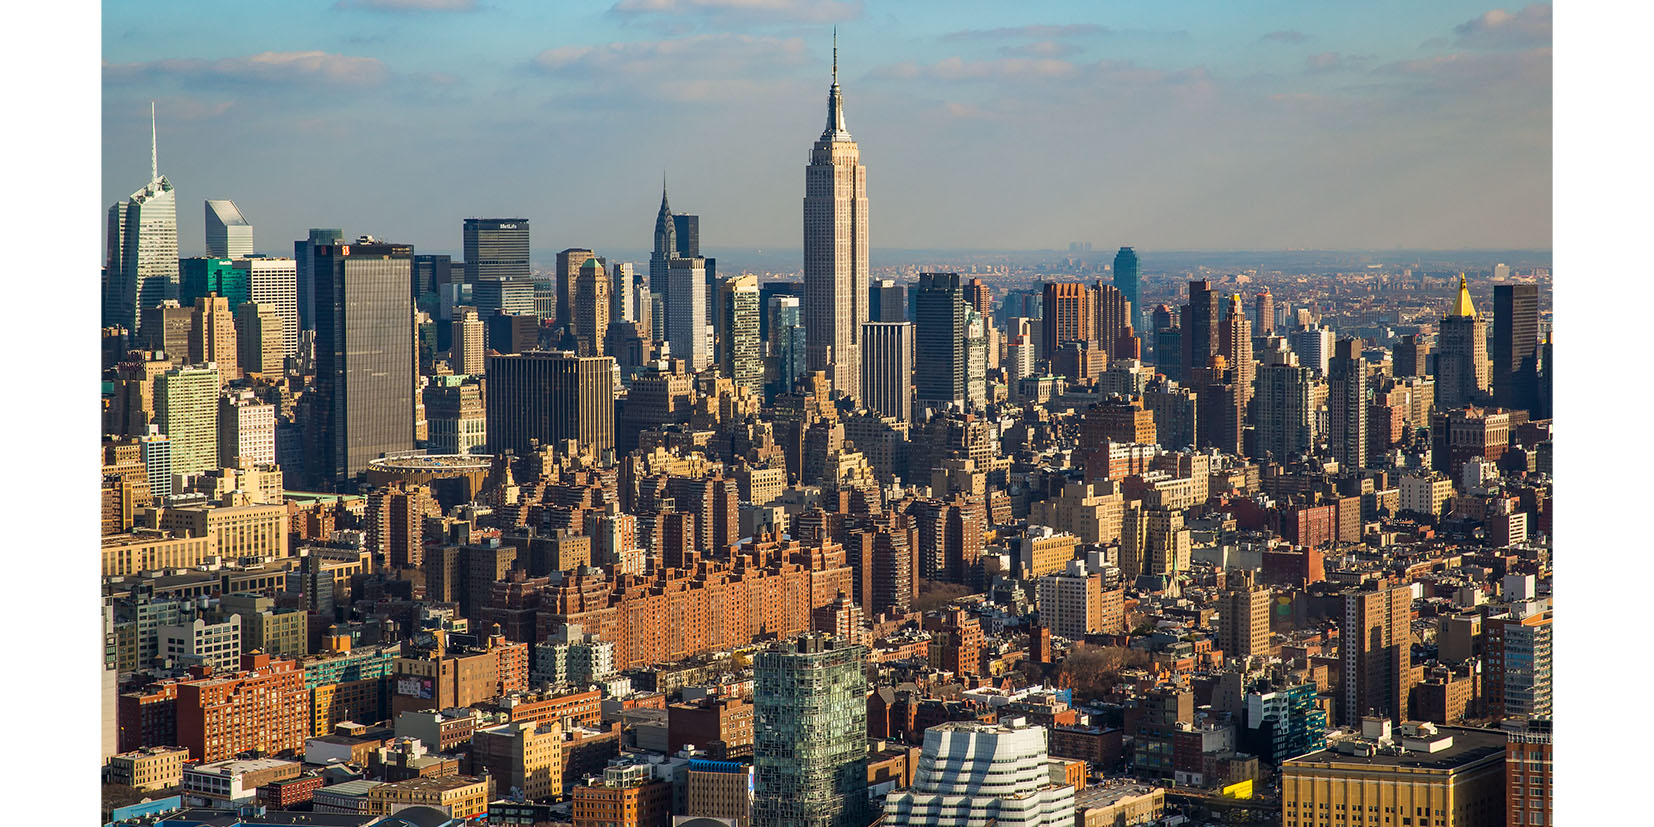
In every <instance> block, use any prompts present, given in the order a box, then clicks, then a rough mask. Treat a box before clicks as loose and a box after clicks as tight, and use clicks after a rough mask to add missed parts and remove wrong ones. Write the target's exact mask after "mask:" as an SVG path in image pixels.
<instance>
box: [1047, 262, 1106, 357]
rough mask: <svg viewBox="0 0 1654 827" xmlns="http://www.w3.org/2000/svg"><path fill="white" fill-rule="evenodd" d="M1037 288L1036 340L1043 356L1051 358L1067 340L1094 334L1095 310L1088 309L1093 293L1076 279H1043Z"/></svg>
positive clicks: (1088, 339)
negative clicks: (1038, 302) (1038, 308)
mask: <svg viewBox="0 0 1654 827" xmlns="http://www.w3.org/2000/svg"><path fill="white" fill-rule="evenodd" d="M1040 292H1041V300H1042V303H1043V307H1042V312H1041V314H1040V344H1041V345H1042V346H1043V349H1044V353H1045V358H1046V359H1051V358H1054V357H1055V356H1056V353H1057V351H1058V350H1060V349H1061V348H1062V346H1063V345H1066V344H1068V343H1069V342H1089V341H1092V340H1094V339H1095V338H1096V336H1095V334H1094V332H1093V330H1092V325H1093V324H1095V322H1096V314H1095V313H1093V312H1092V309H1091V302H1092V300H1093V299H1094V298H1095V296H1096V294H1095V293H1093V292H1092V291H1091V290H1089V289H1087V288H1086V286H1085V285H1084V284H1082V283H1080V282H1077V281H1064V282H1046V283H1045V285H1044V287H1042V288H1041V291H1040Z"/></svg>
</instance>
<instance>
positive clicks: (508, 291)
mask: <svg viewBox="0 0 1654 827" xmlns="http://www.w3.org/2000/svg"><path fill="white" fill-rule="evenodd" d="M471 295H472V304H473V305H475V306H476V308H477V312H478V313H479V314H481V315H482V317H483V318H484V319H487V318H488V317H490V316H493V315H495V314H497V313H504V314H507V315H522V316H533V315H534V282H532V281H529V280H528V279H483V280H482V281H479V282H477V283H476V284H473V285H471ZM536 323H537V322H536Z"/></svg>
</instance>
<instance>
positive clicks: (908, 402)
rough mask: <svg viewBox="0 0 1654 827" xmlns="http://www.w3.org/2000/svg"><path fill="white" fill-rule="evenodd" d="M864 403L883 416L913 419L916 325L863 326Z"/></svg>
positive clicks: (896, 323) (872, 323) (893, 323)
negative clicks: (914, 331) (914, 337)
mask: <svg viewBox="0 0 1654 827" xmlns="http://www.w3.org/2000/svg"><path fill="white" fill-rule="evenodd" d="M861 372H862V382H861V384H862V402H864V403H865V404H866V405H867V407H868V408H869V409H871V410H873V411H876V412H877V413H878V414H879V415H880V416H893V417H895V418H897V419H899V420H901V421H903V422H907V421H908V420H910V419H912V418H913V324H912V323H911V322H868V323H867V324H865V325H862V363H861Z"/></svg>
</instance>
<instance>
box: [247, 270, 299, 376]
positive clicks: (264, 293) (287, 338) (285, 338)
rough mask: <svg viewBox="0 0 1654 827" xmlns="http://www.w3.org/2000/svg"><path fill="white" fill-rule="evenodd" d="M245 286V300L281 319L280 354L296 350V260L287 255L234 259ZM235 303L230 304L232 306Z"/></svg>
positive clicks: (297, 276) (297, 340) (297, 310)
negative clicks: (284, 256) (267, 309)
mask: <svg viewBox="0 0 1654 827" xmlns="http://www.w3.org/2000/svg"><path fill="white" fill-rule="evenodd" d="M231 266H232V267H234V268H235V272H236V274H237V275H238V276H241V277H242V278H241V279H240V280H241V281H243V282H244V283H245V284H246V285H247V301H252V302H258V303H259V304H260V305H263V306H265V307H268V308H270V310H271V312H273V313H275V314H276V317H277V318H279V319H281V330H282V333H281V342H282V355H283V356H294V355H297V354H298V352H299V307H298V304H299V301H298V279H299V271H298V262H296V261H294V260H293V259H290V258H246V259H236V260H235V261H234V262H232V264H231ZM231 306H232V307H234V306H235V305H234V304H233V303H232V305H231Z"/></svg>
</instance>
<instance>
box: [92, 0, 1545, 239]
mask: <svg viewBox="0 0 1654 827" xmlns="http://www.w3.org/2000/svg"><path fill="white" fill-rule="evenodd" d="M834 25H837V26H838V28H839V66H840V72H839V80H840V83H841V84H842V86H843V87H844V91H845V101H846V119H847V122H848V124H849V127H850V130H851V132H852V133H853V134H854V135H855V137H856V138H857V140H858V141H859V142H860V144H861V148H862V159H863V163H864V164H866V166H867V169H868V191H869V196H870V199H871V222H872V244H873V246H874V247H875V249H876V248H879V247H887V248H960V249H982V248H1003V249H1034V248H1053V247H1062V246H1063V245H1066V244H1067V243H1068V242H1069V241H1076V240H1080V241H1091V242H1093V243H1094V244H1096V245H1097V246H1098V247H1112V246H1118V245H1121V244H1133V245H1135V246H1137V247H1138V248H1139V249H1144V250H1153V249H1177V250H1199V249H1214V250H1215V249H1226V250H1227V249H1282V248H1304V247H1308V248H1380V249H1383V248H1394V247H1398V246H1399V247H1409V248H1415V247H1422V248H1441V249H1461V248H1548V247H1549V246H1550V240H1551V136H1550V129H1551V80H1550V74H1551V54H1550V52H1551V48H1550V47H1551V9H1550V6H1549V5H1544V4H1535V5H1507V6H1503V7H1500V6H1497V5H1490V4H1489V3H1488V2H1486V0H1483V2H1470V3H1465V2H1457V0H1433V1H1432V2H1413V1H1412V0H1397V1H1396V2H1385V3H1365V2H1339V3H1312V2H1294V3H1286V2H1239V1H1238V0H1230V1H1229V2H1217V1H1216V0H1214V1H1212V2H1130V3H1126V2H1091V3H1056V2H1017V3H1005V2H939V1H937V2H932V1H931V0H890V1H889V2H876V1H874V0H868V2H855V1H854V0H828V1H826V2H811V1H810V0H619V1H618V2H616V1H615V0H605V2H556V3H514V2H504V0H476V2H466V0H339V2H333V1H332V0H323V2H302V0H286V1H285V2H249V1H246V0H242V1H241V2H235V3H224V2H171V3H154V2H135V1H132V0H127V1H125V2H106V3H105V4H104V7H103V37H104V45H103V57H104V69H103V89H104V99H103V199H102V200H103V203H104V204H105V205H107V204H109V203H112V202H114V201H115V200H117V199H120V198H124V197H125V196H126V195H127V194H129V193H130V192H132V191H133V190H135V189H137V188H138V187H139V186H141V185H142V184H143V182H144V179H145V178H146V177H147V173H148V162H149V152H148V151H149V147H148V146H147V145H146V144H147V139H148V126H149V124H148V116H149V103H148V102H149V101H150V100H151V99H153V100H155V101H156V103H157V109H158V112H159V116H160V125H159V134H160V159H161V170H162V172H163V173H165V174H166V175H167V176H168V177H169V178H170V179H171V180H172V182H173V184H174V186H175V187H177V190H178V192H179V194H180V202H179V219H180V228H179V236H180V247H181V249H182V250H183V251H184V252H185V254H191V253H194V252H196V251H198V250H199V249H200V245H201V233H202V230H201V220H202V219H201V202H202V200H203V199H206V198H232V199H234V200H235V201H236V202H237V204H238V205H239V206H240V207H241V208H242V210H243V211H244V212H245V213H246V214H247V215H248V216H249V218H250V219H251V220H252V221H253V223H254V225H255V228H256V232H257V238H258V245H257V246H258V247H259V249H260V250H262V251H266V252H270V253H281V252H283V251H290V250H291V243H292V239H294V238H297V237H300V236H301V235H302V234H303V231H304V229H305V228H307V227H312V226H336V227H342V228H344V230H345V232H346V233H349V234H359V233H364V232H365V233H373V234H375V235H379V236H381V237H386V238H390V239H394V240H398V241H406V242H411V243H413V244H415V245H416V246H418V247H421V248H426V249H432V250H442V249H450V248H457V247H458V246H459V226H460V220H461V218H463V217H465V216H471V215H481V216H496V215H498V216H524V217H527V218H529V219H530V220H531V221H532V222H533V227H534V235H535V238H534V246H535V247H536V248H537V249H558V248H562V247H569V246H591V247H595V248H597V249H600V250H602V249H604V248H609V249H638V248H642V247H646V246H647V245H648V243H649V238H650V235H649V234H650V231H651V230H652V227H653V220H654V219H653V216H654V210H655V206H656V205H657V204H658V202H659V181H660V175H661V172H662V170H663V169H664V170H665V171H666V172H667V175H668V176H669V181H670V187H671V193H672V204H673V206H674V207H675V208H676V209H678V210H680V211H687V212H697V213H699V214H701V215H702V219H701V220H702V237H703V243H704V244H705V245H706V246H708V247H714V248H719V247H722V248H729V247H758V248H765V249H784V248H796V247H798V246H799V236H800V232H801V218H800V199H801V198H802V196H803V165H804V163H805V161H806V159H807V155H808V151H809V145H810V143H811V142H812V141H813V140H814V138H815V137H816V135H818V134H819V133H820V131H821V127H822V122H823V119H824V103H825V96H826V89H827V84H828V82H829V77H828V76H829V70H830V61H831V28H832V26H834Z"/></svg>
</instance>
